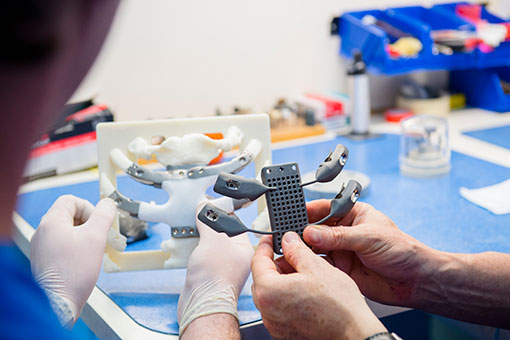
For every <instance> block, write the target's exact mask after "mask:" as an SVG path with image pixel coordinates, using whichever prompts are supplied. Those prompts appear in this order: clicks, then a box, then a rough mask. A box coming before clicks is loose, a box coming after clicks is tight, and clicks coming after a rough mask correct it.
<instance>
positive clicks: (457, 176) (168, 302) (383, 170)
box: [17, 130, 510, 334]
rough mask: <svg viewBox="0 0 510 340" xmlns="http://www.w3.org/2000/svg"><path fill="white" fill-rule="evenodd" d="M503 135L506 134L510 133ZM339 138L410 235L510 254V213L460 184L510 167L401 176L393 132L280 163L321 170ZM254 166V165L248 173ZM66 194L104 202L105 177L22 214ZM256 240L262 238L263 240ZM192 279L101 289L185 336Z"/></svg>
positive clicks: (41, 197)
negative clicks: (180, 317)
mask: <svg viewBox="0 0 510 340" xmlns="http://www.w3.org/2000/svg"><path fill="white" fill-rule="evenodd" d="M496 133H504V134H506V130H503V131H499V132H496ZM491 134H492V135H493V134H494V132H491ZM506 136H508V135H507V134H506ZM475 137H476V136H475ZM497 140H504V137H501V136H499V137H497ZM506 140H508V139H506ZM337 143H342V144H344V145H345V146H347V147H348V148H349V160H348V162H347V166H346V169H350V170H356V171H361V172H363V173H365V174H366V175H368V176H369V177H370V180H371V184H370V187H369V188H368V190H366V191H365V192H364V193H363V195H362V198H361V201H363V202H366V203H370V204H372V205H374V206H375V207H376V208H377V209H379V210H381V211H382V212H383V213H385V214H386V215H388V216H389V217H390V218H391V219H393V221H395V223H396V224H397V225H398V226H399V228H401V229H402V230H403V231H404V232H406V233H408V234H410V235H411V236H413V237H415V238H416V239H418V240H419V241H421V242H424V243H425V244H427V245H429V246H431V247H433V248H436V249H439V250H444V251H450V252H460V253H477V252H483V251H498V252H510V232H509V228H510V215H508V214H507V215H500V216H496V215H494V214H492V213H490V212H488V211H486V210H484V209H482V208H480V207H478V206H476V205H474V204H472V203H470V202H468V201H466V200H465V199H463V198H462V197H461V196H460V195H459V188H460V187H467V188H478V187H483V186H487V185H491V184H496V183H499V182H501V181H503V180H505V179H508V178H510V170H509V169H508V168H505V167H502V166H499V165H495V164H492V163H489V162H486V161H483V160H479V159H475V158H472V157H469V156H466V155H463V154H460V153H456V152H452V169H451V172H450V173H449V174H447V175H444V176H440V177H436V178H429V179H416V178H409V177H404V176H402V175H400V173H399V162H398V152H399V136H398V135H391V134H385V135H381V136H380V137H379V138H375V139H370V140H366V141H352V140H350V139H348V138H345V137H337V138H335V139H333V140H328V141H322V142H317V143H312V144H305V145H299V146H293V147H286V148H280V149H275V150H273V163H274V164H277V163H287V162H297V163H299V166H300V170H301V174H304V173H306V172H309V171H314V170H315V169H316V168H317V166H318V165H319V164H320V163H321V162H322V161H323V160H324V158H325V156H326V155H327V154H328V152H329V151H330V150H331V149H332V148H334V146H335V145H336V144H337ZM249 171H250V169H247V170H246V171H245V172H244V174H247V173H249ZM251 172H253V170H252V169H251ZM118 181H119V190H120V191H121V192H122V193H123V194H125V195H126V196H128V197H130V198H133V199H139V200H145V201H155V202H156V203H163V202H164V201H165V200H166V199H167V196H166V193H164V192H163V191H161V190H156V189H154V188H151V187H148V186H144V185H141V184H139V183H136V182H134V181H133V180H131V179H130V178H127V177H125V176H121V177H119V180H118ZM339 189H340V188H338V190H339ZM63 194H73V195H76V196H79V197H82V198H85V199H87V200H89V201H91V202H92V203H97V201H98V198H99V190H98V183H97V180H95V181H88V182H83V183H76V184H72V185H66V186H59V187H53V188H46V189H42V190H37V191H32V192H26V193H23V194H21V195H20V196H19V202H18V207H17V212H18V213H19V215H20V216H21V217H22V218H23V219H25V220H26V221H27V222H28V223H29V224H30V225H31V226H34V227H35V226H37V225H38V224H39V221H40V219H41V217H42V216H43V214H44V213H45V212H46V211H47V210H48V208H49V207H50V206H51V204H52V203H53V202H54V201H55V200H56V199H57V198H58V197H59V196H60V195H63ZM238 215H239V216H240V217H241V219H242V220H243V221H244V222H245V223H246V224H247V225H249V224H251V222H252V221H253V219H254V218H255V216H256V206H255V205H252V206H250V207H249V208H247V209H245V210H244V211H240V212H238ZM169 237H170V231H169V228H168V227H167V226H165V225H162V224H156V225H153V226H152V236H151V238H150V239H149V240H146V241H141V242H139V243H136V244H134V245H130V246H128V249H127V250H128V251H134V250H144V249H157V248H158V247H159V244H160V242H161V241H162V240H163V239H166V238H169ZM250 237H251V238H252V241H253V242H254V243H256V238H255V237H253V236H250ZM184 279H185V270H184V269H182V270H160V271H141V272H127V273H103V272H102V273H101V274H100V277H99V281H98V283H97V287H98V288H99V289H100V290H101V291H103V292H104V293H106V294H107V296H108V297H109V298H110V299H111V300H112V301H113V302H114V303H116V304H117V305H118V306H120V307H121V308H122V309H123V310H124V311H125V312H126V313H127V314H128V315H129V316H130V317H131V318H132V319H133V320H134V321H135V322H136V323H138V324H139V325H141V326H143V327H146V328H148V329H151V330H153V331H156V332H160V333H168V334H177V333H178V323H177V301H178V298H179V292H180V291H181V290H182V287H183V284H184ZM250 285H251V278H250V279H249V281H248V283H247V285H246V286H245V288H244V290H243V292H242V295H241V298H240V302H239V317H240V322H241V324H242V325H243V324H249V323H252V322H255V321H258V320H260V314H259V312H258V311H257V309H256V308H255V306H254V304H253V300H252V297H251V291H250Z"/></svg>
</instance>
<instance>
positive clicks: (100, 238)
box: [30, 195, 116, 327]
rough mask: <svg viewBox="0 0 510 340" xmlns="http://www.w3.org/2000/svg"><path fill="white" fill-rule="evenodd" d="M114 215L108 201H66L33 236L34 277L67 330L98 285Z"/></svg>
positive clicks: (59, 202)
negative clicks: (95, 204) (95, 202)
mask: <svg viewBox="0 0 510 340" xmlns="http://www.w3.org/2000/svg"><path fill="white" fill-rule="evenodd" d="M115 213H116V207H115V203H114V202H113V201H112V200H111V199H109V198H106V199H103V200H101V201H100V202H99V203H98V204H97V206H96V207H94V206H93V205H92V204H91V203H90V202H88V201H86V200H83V199H81V198H78V197H75V196H71V195H66V196H62V197H60V198H59V199H57V200H56V201H55V203H54V204H53V205H52V206H51V208H50V209H49V210H48V212H47V213H46V214H45V215H44V216H43V217H42V219H41V223H40V224H39V227H38V228H37V230H36V231H35V233H34V236H33V237H32V240H31V243H30V263H31V267H32V275H33V276H34V279H35V280H36V281H37V282H38V283H39V285H40V286H41V287H42V288H43V289H44V290H45V292H46V294H47V295H48V298H49V299H50V303H51V305H52V307H53V309H54V310H55V312H56V313H57V315H58V316H59V319H60V322H61V323H62V325H63V326H65V327H72V325H74V322H76V320H77V319H78V317H79V316H80V313H81V311H82V309H83V307H84V306H85V303H86V301H87V299H88V297H89V295H90V293H91V292H92V289H93V288H94V285H95V284H96V281H97V277H98V276H99V271H100V269H101V262H102V259H103V253H104V249H105V245H106V237H107V235H108V230H109V229H110V226H111V224H112V222H113V218H114V217H115Z"/></svg>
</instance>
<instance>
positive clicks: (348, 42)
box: [339, 10, 432, 74]
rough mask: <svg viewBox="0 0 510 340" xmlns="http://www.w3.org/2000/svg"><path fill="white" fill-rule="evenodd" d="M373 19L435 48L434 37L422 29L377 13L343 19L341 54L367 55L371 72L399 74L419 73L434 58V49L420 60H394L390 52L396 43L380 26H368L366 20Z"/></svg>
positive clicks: (425, 50)
mask: <svg viewBox="0 0 510 340" xmlns="http://www.w3.org/2000/svg"><path fill="white" fill-rule="evenodd" d="M366 15H371V16H373V17H375V18H376V19H378V20H382V21H385V22H387V23H388V24H390V25H392V26H394V27H396V28H398V29H400V30H402V31H403V32H406V33H408V34H410V35H412V36H414V37H416V38H418V39H420V40H421V41H422V43H424V44H429V45H430V44H431V43H432V41H431V40H430V35H429V34H427V32H426V31H424V30H423V29H422V28H421V27H418V26H417V25H415V24H413V23H409V22H407V21H402V20H401V19H400V18H398V17H395V16H391V15H388V13H387V12H386V11H380V10H373V11H361V12H351V13H346V14H344V15H342V17H341V18H340V23H339V35H340V36H341V37H342V43H341V50H340V51H341V54H343V55H344V56H346V57H347V58H351V57H352V55H353V54H354V52H355V51H357V50H358V51H361V52H362V53H363V59H364V61H365V63H366V64H367V66H368V67H369V69H370V71H371V72H374V73H384V74H396V73H404V72H410V71H413V70H416V69H417V68H421V67H422V66H423V59H425V58H426V57H427V55H430V54H431V53H430V49H427V48H424V49H423V50H422V51H421V52H420V53H419V55H418V56H417V57H413V58H398V59H394V58H391V57H390V55H389V54H388V52H387V50H386V48H387V46H388V45H389V44H391V43H393V42H394V41H393V39H392V38H391V37H389V36H388V35H387V33H386V32H385V31H384V30H383V29H381V28H380V27H378V26H376V25H366V24H364V23H363V22H362V19H363V17H365V16H366Z"/></svg>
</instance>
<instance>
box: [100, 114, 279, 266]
mask: <svg viewBox="0 0 510 340" xmlns="http://www.w3.org/2000/svg"><path fill="white" fill-rule="evenodd" d="M261 116H262V115H253V117H246V118H244V117H243V118H230V119H223V117H221V118H220V119H217V118H201V119H187V120H186V119H183V120H172V121H161V122H159V124H158V123H157V122H156V123H154V122H144V123H139V124H137V125H135V124H129V123H108V124H109V125H108V124H101V125H99V126H98V145H99V156H100V157H99V171H100V193H101V196H102V197H110V198H112V199H113V200H114V201H115V202H116V204H117V207H118V209H120V210H122V211H123V212H124V215H127V214H129V215H130V216H131V217H133V218H136V219H139V220H142V221H147V222H161V223H165V224H167V225H168V226H169V228H170V230H171V232H170V235H171V237H170V238H169V239H168V240H165V241H163V242H162V243H161V250H149V251H128V252H126V251H124V250H125V248H126V238H125V237H124V236H123V235H121V234H120V232H119V227H118V222H117V225H116V226H115V224H114V227H112V230H111V231H110V235H109V238H108V244H107V249H106V251H105V259H104V266H103V269H104V270H105V271H106V272H112V271H125V270H146V269H163V268H184V267H186V265H187V262H188V259H189V256H190V254H191V252H192V251H193V249H194V248H195V247H196V245H197V244H198V241H199V235H198V231H197V229H196V226H195V219H196V209H197V207H198V205H199V204H200V203H201V202H204V201H206V202H209V204H212V205H213V206H215V207H219V208H221V209H222V211H226V212H229V213H231V212H232V211H234V210H235V209H239V208H241V207H242V206H243V205H244V204H245V203H248V202H249V200H248V199H244V198H240V199H237V198H235V197H234V198H230V197H221V198H217V199H213V198H211V197H208V196H207V195H206V190H207V188H209V187H210V186H212V185H213V184H214V182H215V181H216V179H217V177H218V174H220V173H222V174H233V173H236V172H238V171H240V170H242V169H244V168H245V167H246V166H247V165H248V164H250V163H251V162H252V161H254V160H255V168H256V171H258V170H260V168H261V167H262V166H264V165H268V164H271V163H270V148H269V124H268V121H267V117H261ZM226 122H232V123H234V124H235V123H237V124H236V125H229V126H227V127H226V126H225V123H226ZM237 125H238V126H239V127H241V128H239V127H238V126H237ZM162 127H166V129H162ZM250 128H255V129H258V130H259V131H258V132H256V131H250ZM158 129H159V130H158ZM208 129H213V130H212V131H215V132H221V133H222V135H223V136H224V138H223V139H220V140H215V139H212V138H210V137H208V136H206V135H204V132H207V130H208ZM137 130H138V131H139V132H140V135H139V136H138V137H134V138H133V135H135V133H136V131H137ZM162 130H165V131H169V134H167V136H170V137H166V138H164V139H163V141H162V143H160V144H159V145H151V144H149V141H151V139H150V138H148V136H155V135H154V134H155V133H156V135H159V136H164V134H162V132H161V131H162ZM186 130H194V131H199V132H197V133H184V134H182V132H183V131H186ZM209 131H211V130H209ZM123 132H124V133H123ZM176 132H178V133H180V135H172V134H171V133H176ZM126 135H131V137H130V138H131V140H130V141H129V142H128V143H126V140H128V139H127V138H128V137H127V136H126ZM141 135H143V137H140V136H141ZM135 136H136V135H135ZM255 136H257V138H255ZM124 143H125V144H127V147H126V145H125V144H124ZM123 144H124V145H123ZM237 147H239V152H238V154H237V155H235V157H233V158H232V159H229V160H227V161H225V162H222V163H218V164H212V165H209V163H210V161H211V160H212V159H214V158H216V157H217V156H218V155H219V154H220V153H222V152H227V151H229V150H232V149H234V148H237ZM259 154H260V155H259ZM128 156H129V157H128ZM153 157H154V158H156V160H157V161H158V162H159V163H160V164H161V165H162V166H163V167H164V169H161V170H153V169H151V168H149V167H145V166H141V165H139V164H138V163H137V161H136V160H137V159H140V158H144V159H151V158H153ZM116 170H117V171H118V170H121V171H123V172H124V173H125V174H127V175H128V176H129V177H130V178H132V179H133V180H135V181H137V182H140V183H142V184H145V185H150V186H153V187H155V188H158V189H162V190H164V191H166V192H167V193H168V197H169V198H168V201H167V202H166V203H164V204H160V205H158V204H155V203H148V202H144V201H134V200H132V199H130V198H128V197H125V196H124V195H123V194H122V193H121V192H120V191H119V190H118V189H117V188H116V186H115V181H116V174H115V173H116ZM147 199H148V200H149V201H150V197H148V198H147ZM262 209H263V207H261V206H259V211H262ZM126 213H127V214H126Z"/></svg>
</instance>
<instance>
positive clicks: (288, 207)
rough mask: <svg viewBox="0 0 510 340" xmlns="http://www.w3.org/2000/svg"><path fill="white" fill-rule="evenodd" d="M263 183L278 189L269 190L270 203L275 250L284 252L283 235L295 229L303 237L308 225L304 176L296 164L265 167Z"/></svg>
mask: <svg viewBox="0 0 510 340" xmlns="http://www.w3.org/2000/svg"><path fill="white" fill-rule="evenodd" d="M261 177H262V182H263V183H264V184H265V185H267V186H268V187H273V188H277V190H270V191H268V192H267V193H266V202H267V208H268V212H269V220H270V221H271V229H272V230H273V231H281V232H279V233H277V234H274V235H273V250H274V252H275V253H277V254H281V253H282V236H283V234H284V233H285V232H287V231H294V232H296V233H298V234H299V236H301V237H303V230H305V228H306V226H307V225H308V214H307V213H306V203H305V196H304V195H303V189H302V188H301V186H300V184H301V175H300V174H299V167H298V165H297V164H296V163H286V164H277V165H272V166H267V167H264V168H262V174H261Z"/></svg>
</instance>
